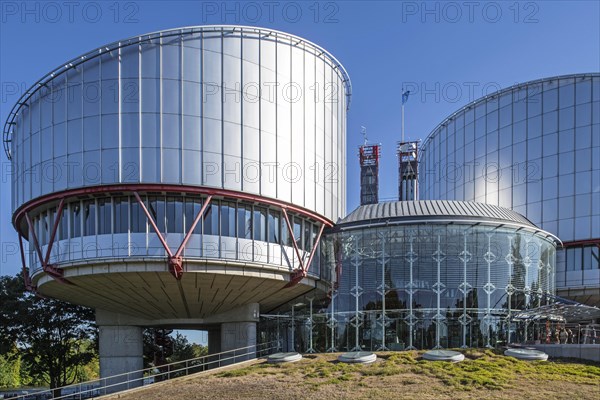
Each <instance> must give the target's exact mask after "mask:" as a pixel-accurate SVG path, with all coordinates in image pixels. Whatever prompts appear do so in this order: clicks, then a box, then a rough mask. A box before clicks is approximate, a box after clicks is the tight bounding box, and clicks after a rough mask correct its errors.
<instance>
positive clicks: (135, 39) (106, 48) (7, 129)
mask: <svg viewBox="0 0 600 400" xmlns="http://www.w3.org/2000/svg"><path fill="white" fill-rule="evenodd" d="M236 29H239V30H240V31H253V33H257V34H259V35H260V34H261V33H265V34H266V35H267V36H266V37H268V36H270V35H271V34H275V36H276V37H286V38H289V39H294V40H298V42H297V43H296V44H298V43H305V44H308V45H310V46H312V47H313V48H315V49H317V50H319V51H320V52H321V54H319V55H318V56H321V55H325V56H326V57H327V58H329V59H330V60H331V62H332V63H333V65H334V69H338V70H339V71H340V74H341V75H342V78H343V79H342V81H343V83H344V85H345V86H346V97H347V99H348V100H347V102H346V110H349V109H350V102H351V99H352V82H351V81H350V76H349V75H348V72H347V71H346V69H345V68H344V66H343V65H342V63H340V62H339V61H338V60H337V58H335V57H334V56H333V54H331V53H330V52H328V51H327V50H325V49H324V48H323V47H321V46H319V45H317V44H315V43H313V42H311V41H310V40H306V39H304V38H301V37H300V36H296V35H293V34H291V33H286V32H282V31H278V30H276V29H270V28H262V27H257V26H246V25H196V26H185V27H180V28H171V29H165V30H161V31H155V32H150V33H145V34H142V35H135V36H131V37H129V38H127V39H122V40H117V41H115V42H111V43H108V44H106V45H103V46H100V47H97V48H95V49H94V50H91V51H88V52H86V53H84V54H82V55H80V56H78V57H75V58H73V59H71V60H69V61H67V62H66V63H63V64H61V65H59V66H58V67H56V68H54V69H52V70H51V71H50V72H48V73H47V74H46V75H44V76H43V77H42V78H40V79H38V80H37V81H36V82H35V83H34V84H33V85H31V86H30V87H29V89H27V90H26V91H25V92H24V93H23V94H22V95H21V96H20V97H19V99H18V100H17V101H16V103H15V104H14V105H13V107H12V109H11V110H10V112H9V114H8V117H7V118H6V122H5V123H4V129H3V135H2V144H3V146H4V152H5V153H6V156H7V157H8V159H9V160H11V159H12V155H11V151H10V143H11V142H12V126H14V124H15V118H16V116H17V115H18V113H19V110H20V109H21V107H22V106H23V104H25V103H26V102H27V101H28V100H29V99H30V98H31V96H33V94H34V93H36V92H37V91H38V90H39V89H40V88H41V87H43V86H45V85H46V83H48V82H50V81H51V80H53V79H54V78H55V77H57V76H59V75H61V74H63V73H65V72H66V71H68V70H69V69H71V68H74V67H76V66H77V65H79V64H82V63H84V62H85V61H87V60H89V59H93V58H96V57H99V56H100V55H102V54H105V53H107V52H110V51H114V50H116V49H119V48H121V47H126V46H129V45H132V44H136V43H143V42H147V41H150V40H153V39H157V38H161V37H168V36H175V35H181V34H186V33H187V34H193V33H200V32H207V31H209V32H210V31H213V32H217V31H223V30H231V31H232V33H233V32H235V31H236Z"/></svg>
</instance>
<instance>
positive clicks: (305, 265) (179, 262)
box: [13, 184, 333, 292]
mask: <svg viewBox="0 0 600 400" xmlns="http://www.w3.org/2000/svg"><path fill="white" fill-rule="evenodd" d="M157 191H158V192H178V193H184V194H196V195H198V194H200V195H205V196H207V197H206V198H205V200H204V202H203V204H202V208H201V209H200V211H199V212H198V214H197V215H196V217H195V218H194V222H193V224H192V226H191V227H190V229H189V230H188V232H187V233H186V235H185V237H184V239H183V240H182V242H181V244H180V245H179V247H178V248H177V250H176V251H175V252H173V250H171V248H170V247H169V245H168V244H167V241H166V240H165V236H164V234H163V232H161V231H160V229H159V228H158V226H157V225H156V222H155V221H154V219H153V218H152V215H151V214H150V212H149V211H148V208H147V207H146V205H145V204H144V201H143V200H142V198H141V197H140V195H139V192H157ZM99 193H120V194H122V193H131V194H132V195H133V196H134V197H135V198H136V200H137V202H138V203H139V205H140V207H141V208H142V210H143V211H144V214H145V216H146V219H147V220H148V222H149V223H150V225H151V226H152V228H153V230H154V232H155V234H156V236H157V237H158V239H159V240H160V242H161V244H162V246H163V247H164V249H165V252H166V254H167V262H168V266H169V272H171V274H172V275H173V276H174V277H175V279H177V280H180V279H181V277H182V276H183V257H182V254H183V251H184V249H185V247H186V245H187V243H188V241H189V239H190V238H191V235H192V233H193V231H194V228H195V227H196V225H197V224H198V222H199V221H200V219H201V218H202V216H203V215H204V213H205V211H206V209H207V208H208V206H209V205H210V203H211V201H212V199H213V198H214V197H222V198H230V199H231V198H232V199H236V200H245V201H250V202H256V203H262V204H265V205H271V206H275V207H278V208H280V209H281V211H282V213H283V216H284V219H285V222H286V227H287V229H288V234H289V235H290V237H292V238H293V240H292V245H293V247H294V251H295V253H296V256H297V257H298V261H299V264H300V267H299V268H295V269H294V268H293V265H290V267H291V268H292V271H291V272H290V281H289V283H287V284H286V285H285V286H284V288H289V287H292V286H295V285H296V284H298V283H299V282H300V281H301V280H302V279H303V278H305V277H306V276H307V274H308V269H309V267H310V264H311V263H312V260H313V258H314V255H315V253H316V249H317V247H318V245H319V242H320V240H321V236H322V235H323V230H324V229H325V227H326V226H328V227H331V226H333V223H332V222H331V221H329V220H328V219H326V218H324V217H323V216H321V215H319V214H316V213H314V212H312V211H309V210H307V209H304V208H302V207H298V206H296V205H293V204H290V203H286V202H283V201H280V200H275V199H271V198H266V197H262V196H257V195H253V194H248V193H243V192H236V191H232V190H226V189H216V188H206V187H198V186H183V185H167V184H118V185H106V186H98V187H90V188H79V189H72V190H66V191H62V192H57V193H52V194H50V195H46V196H42V197H39V198H36V199H34V200H32V201H30V202H28V203H26V204H24V205H22V206H21V207H19V208H18V209H17V210H16V212H15V213H14V215H13V225H14V227H15V229H16V230H17V233H18V235H19V245H20V250H21V262H22V272H23V279H24V280H25V286H26V289H27V290H29V291H32V292H35V291H36V290H37V288H36V287H35V286H34V285H33V283H32V280H31V276H30V274H29V268H28V267H27V265H26V260H25V252H24V248H23V232H21V229H20V225H21V222H22V220H23V218H24V219H25V221H26V223H27V228H28V236H27V239H28V241H29V239H32V241H33V246H34V249H35V251H36V253H37V255H38V258H39V260H40V264H41V265H42V269H43V271H44V272H45V273H46V274H48V275H49V276H50V277H52V278H53V279H55V280H57V281H59V282H61V283H67V284H72V283H71V282H69V281H68V280H67V279H65V278H64V276H63V270H62V269H60V268H58V267H56V266H54V265H52V264H50V263H49V260H50V254H51V252H52V247H53V244H54V239H55V238H56V232H57V230H58V226H59V224H60V221H61V218H62V212H63V209H64V205H65V202H66V200H67V199H69V198H75V197H78V196H83V195H97V194H99ZM56 201H58V202H59V204H58V209H57V214H56V218H55V221H54V223H53V226H52V233H51V236H50V240H49V242H48V247H47V249H46V254H45V255H43V254H42V248H41V246H40V244H39V241H38V238H37V236H36V233H35V229H33V224H32V222H31V218H30V216H29V214H30V213H31V211H33V210H35V209H37V208H39V207H43V206H47V205H49V204H52V203H54V202H56ZM288 211H292V212H294V213H295V214H299V215H302V216H304V217H307V218H311V219H313V220H316V221H318V222H320V223H321V227H320V229H319V233H318V235H317V236H316V238H315V239H314V242H313V243H312V248H311V251H310V253H309V256H308V259H307V260H306V262H305V260H304V258H303V257H302V256H301V255H300V249H299V248H298V244H297V243H296V240H295V238H294V230H293V227H292V225H291V223H290V220H289V216H288Z"/></svg>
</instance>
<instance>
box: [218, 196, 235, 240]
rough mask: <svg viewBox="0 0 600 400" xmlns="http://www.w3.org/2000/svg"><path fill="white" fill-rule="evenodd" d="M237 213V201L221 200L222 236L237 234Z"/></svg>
mask: <svg viewBox="0 0 600 400" xmlns="http://www.w3.org/2000/svg"><path fill="white" fill-rule="evenodd" d="M235 214H236V208H235V203H227V202H221V236H229V237H235V236H236V232H235V227H236V223H235Z"/></svg>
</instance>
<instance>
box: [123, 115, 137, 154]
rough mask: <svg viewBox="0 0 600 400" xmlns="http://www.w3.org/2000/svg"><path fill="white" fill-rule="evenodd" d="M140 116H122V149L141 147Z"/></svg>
mask: <svg viewBox="0 0 600 400" xmlns="http://www.w3.org/2000/svg"><path fill="white" fill-rule="evenodd" d="M139 118H140V117H139V114H137V113H136V114H132V113H129V114H121V147H129V148H131V147H139V146H140V119H139Z"/></svg>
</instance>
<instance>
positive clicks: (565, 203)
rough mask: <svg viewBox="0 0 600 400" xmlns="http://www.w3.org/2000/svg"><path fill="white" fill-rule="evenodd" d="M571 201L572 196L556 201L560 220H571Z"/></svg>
mask: <svg viewBox="0 0 600 400" xmlns="http://www.w3.org/2000/svg"><path fill="white" fill-rule="evenodd" d="M573 199H574V197H573V196H566V197H561V198H559V199H558V210H559V211H558V216H559V218H560V219H566V218H573V216H574V207H575V204H574V200H573Z"/></svg>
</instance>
